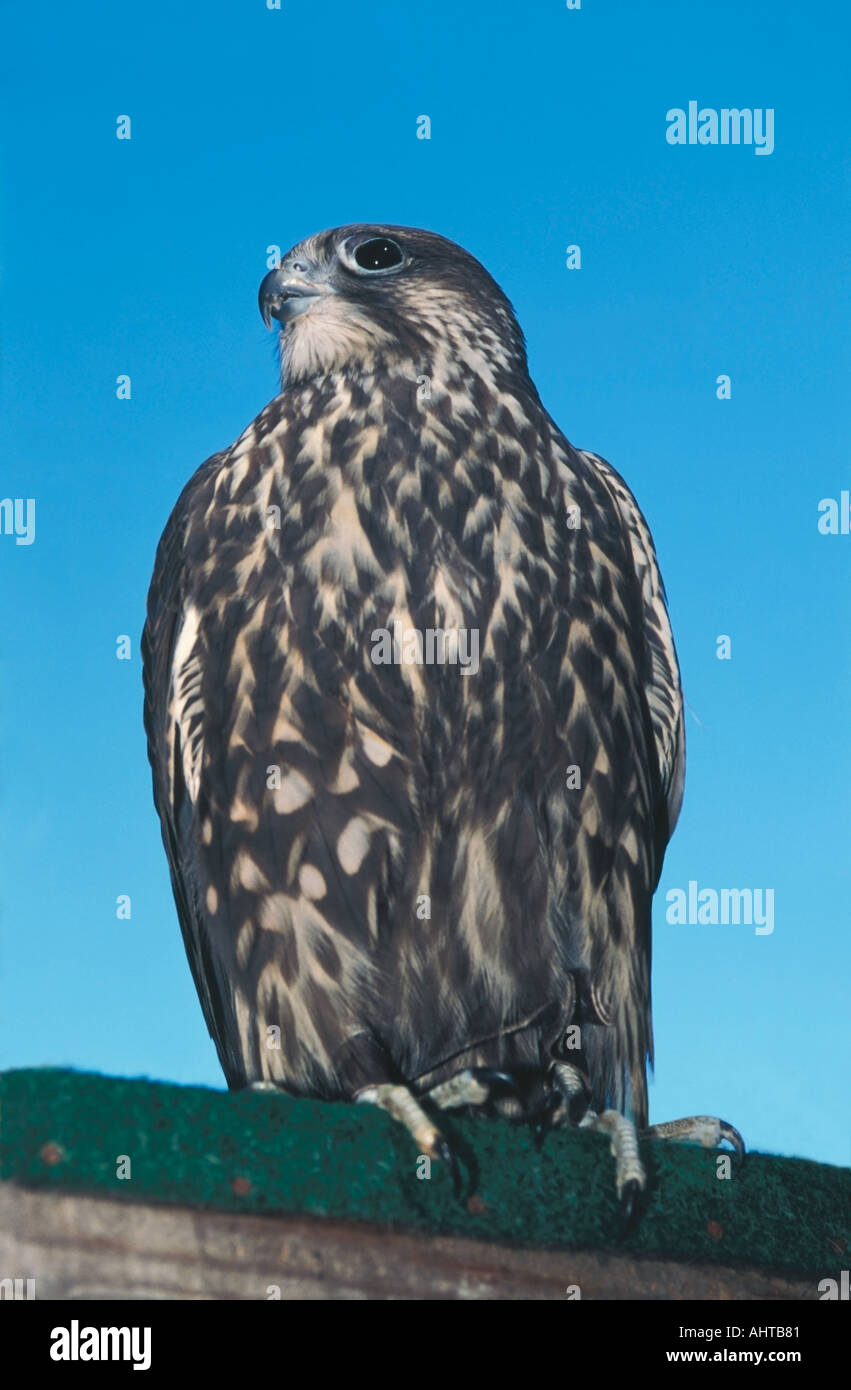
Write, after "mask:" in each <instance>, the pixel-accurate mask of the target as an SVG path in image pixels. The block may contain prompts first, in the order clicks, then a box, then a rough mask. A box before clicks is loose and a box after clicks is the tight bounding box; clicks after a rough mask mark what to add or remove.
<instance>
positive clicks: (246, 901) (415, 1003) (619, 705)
mask: <svg viewBox="0 0 851 1390" xmlns="http://www.w3.org/2000/svg"><path fill="white" fill-rule="evenodd" d="M259 303H260V310H261V313H262V316H263V319H264V321H265V323H266V325H267V327H271V326H272V323H273V321H276V322H277V324H278V325H279V329H280V332H279V353H280V380H281V389H280V392H279V394H278V395H276V396H275V398H274V400H272V401H271V403H270V404H269V405H267V406H266V408H265V409H264V410H262V411H261V412H260V414H259V415H258V416H257V418H256V419H255V420H254V421H253V422H252V423H251V424H250V425H249V426H248V428H247V429H246V430H245V431H244V433H243V434H242V435H241V436H240V437H239V439H238V440H237V441H236V443H234V444H233V445H231V447H230V448H228V449H225V450H224V451H223V452H221V453H218V454H215V455H213V457H212V458H210V459H208V460H207V462H206V463H204V464H202V466H201V467H200V468H199V469H198V471H197V472H196V473H195V474H194V475H193V476H192V478H191V479H190V481H189V482H188V484H187V485H186V487H185V488H184V490H183V492H182V494H181V496H180V498H179V500H178V502H177V505H176V507H175V509H174V511H173V513H172V515H171V518H170V520H169V522H168V525H167V526H166V529H165V532H164V534H163V536H162V539H161V541H160V544H159V549H158V551H157V557H156V563H155V568H154V575H153V580H152V583H151V587H150V593H149V597H148V615H147V623H146V627H145V632H144V637H143V656H144V679H145V725H146V730H147V736H148V750H149V757H150V761H151V765H152V769H153V784H154V797H155V802H156V806H157V810H158V812H159V816H160V821H161V824H162V833H163V839H164V843H165V849H166V854H167V856H168V862H169V867H170V870H171V881H172V886H173V890H174V897H175V901H176V904H177V911H178V916H179V918H180V925H181V928H182V932H183V938H184V941H185V945H186V951H187V955H188V958H189V964H190V967H191V970H192V974H193V978H194V981H195V985H196V988H197V991H198V995H199V998H200V1001H201V1007H202V1009H203V1012H204V1017H205V1020H206V1023H207V1027H208V1029H209V1032H210V1034H211V1036H212V1038H213V1040H214V1042H215V1045H216V1048H217V1051H218V1055H219V1059H220V1062H221V1065H222V1068H223V1070H224V1074H225V1077H226V1079H227V1083H228V1085H229V1086H230V1087H232V1088H240V1087H249V1086H258V1087H272V1088H275V1089H278V1090H281V1091H285V1092H287V1093H289V1094H291V1095H295V1096H310V1097H314V1098H320V1099H324V1100H334V1101H340V1100H352V1101H358V1102H362V1103H370V1104H374V1105H377V1106H380V1107H381V1108H383V1109H384V1110H386V1111H387V1112H389V1113H390V1114H391V1115H393V1116H394V1117H395V1118H396V1119H398V1120H399V1121H401V1122H402V1123H403V1124H404V1125H405V1126H406V1127H407V1129H408V1130H409V1131H410V1133H411V1135H412V1136H413V1138H414V1140H415V1143H416V1145H417V1147H418V1150H419V1151H420V1153H422V1154H425V1155H428V1156H434V1157H437V1158H441V1159H444V1160H446V1161H447V1162H448V1163H450V1165H452V1166H453V1167H455V1160H454V1157H453V1153H452V1148H451V1146H450V1144H449V1143H448V1142H447V1139H446V1137H445V1136H444V1134H443V1133H442V1130H441V1112H442V1111H445V1110H452V1109H456V1108H459V1107H473V1108H474V1109H477V1110H479V1111H482V1112H486V1113H497V1114H502V1115H508V1116H513V1117H516V1118H519V1119H523V1120H528V1121H529V1122H531V1123H532V1124H533V1125H534V1126H535V1127H536V1129H537V1131H538V1132H539V1134H542V1133H544V1132H545V1131H546V1129H547V1128H549V1127H551V1126H553V1125H583V1126H585V1127H591V1128H594V1129H599V1130H601V1131H603V1132H604V1133H605V1134H606V1135H607V1136H608V1138H609V1141H610V1144H611V1148H612V1152H613V1154H614V1156H615V1167H616V1184H617V1191H618V1193H619V1195H620V1197H621V1200H622V1204H623V1206H624V1210H625V1212H626V1213H627V1214H628V1213H629V1211H630V1210H631V1209H632V1208H633V1205H634V1204H636V1203H637V1194H638V1193H639V1192H640V1191H641V1189H643V1188H644V1186H645V1172H644V1168H643V1166H642V1163H641V1159H640V1156H639V1151H638V1144H637V1135H638V1132H639V1131H641V1130H644V1129H645V1127H646V1125H647V1067H648V1064H650V1063H652V1051H653V1043H652V1026H651V1001H650V941H651V900H652V896H653V892H654V889H655V888H656V885H657V883H658V880H659V875H660V871H661V867H662V859H663V855H664V853H665V848H666V845H667V843H668V840H669V837H670V835H671V833H672V832H673V829H674V826H675V824H676V820H677V816H678V813H679V810H680V803H681V800H682V793H683V776H684V734H683V708H682V697H681V690H680V677H679V670H678V666H677V658H676V653H675V649H674V642H673V638H672V634H671V627H670V623H669V619H668V614H667V609H666V599H665V591H664V588H663V585H662V580H661V577H660V573H659V567H658V564H657V560H656V554H655V550H654V547H653V542H652V540H651V537H650V532H649V530H648V527H647V523H646V521H645V520H644V517H643V516H642V514H641V512H640V510H639V508H638V505H637V503H636V501H635V498H634V497H633V495H632V493H631V492H630V490H629V488H628V487H627V485H626V483H625V482H624V480H623V479H622V478H621V477H620V475H619V474H618V473H616V472H615V470H614V469H613V468H612V467H611V466H610V465H609V464H608V463H607V462H605V460H604V459H602V458H599V457H598V456H597V455H595V454H592V453H588V452H586V451H584V450H580V449H576V448H574V447H573V446H572V445H571V444H570V443H569V442H568V440H567V439H566V438H565V436H564V435H563V434H562V433H561V431H560V430H559V429H558V427H557V426H556V425H555V423H554V422H553V420H552V419H551V418H550V416H549V415H548V414H547V412H546V410H545V409H544V407H543V405H542V403H541V400H540V398H539V396H538V393H537V391H536V389H535V386H534V384H533V382H532V380H531V378H530V376H529V371H528V367H527V361H526V351H525V344H524V338H523V333H522V331H521V329H520V327H519V326H518V323H517V320H516V318H515V316H514V313H513V311H512V308H511V305H510V303H509V301H508V300H507V298H506V297H505V295H504V294H503V292H502V291H501V289H500V288H499V286H498V285H497V284H496V283H495V281H494V280H493V279H492V278H491V276H490V275H489V274H488V272H487V271H486V270H485V269H484V267H483V266H482V265H480V263H479V262H478V261H477V260H475V259H474V257H473V256H471V255H469V254H468V253H467V252H466V251H464V250H463V249H462V248H461V247H459V246H457V245H455V244H453V243H452V242H451V241H447V240H446V239H444V238H443V237H441V236H438V235H436V234H434V233H431V232H427V231H421V230H415V229H412V228H408V227H398V226H390V225H386V226H385V225H364V224H360V225H353V226H347V227H338V228H335V229H334V230H332V231H325V232H322V233H319V234H318V235H315V236H311V237H309V238H308V239H307V240H306V241H302V242H300V243H299V244H298V245H296V246H295V247H294V248H293V249H292V250H291V251H290V252H289V253H288V254H287V255H286V256H284V257H283V259H282V260H281V262H280V264H279V265H278V266H277V267H276V268H275V269H273V270H272V271H270V273H269V274H268V275H266V277H265V279H264V280H263V282H262V285H261V286H260V296H259ZM646 1132H647V1133H648V1134H650V1135H652V1136H653V1137H656V1138H660V1139H661V1138H675V1139H686V1140H691V1141H696V1142H701V1143H704V1144H707V1145H715V1144H718V1143H720V1142H721V1141H722V1140H726V1141H728V1142H729V1143H730V1144H732V1145H733V1147H734V1148H736V1149H737V1150H739V1151H742V1148H743V1146H742V1143H741V1139H740V1137H739V1135H738V1133H737V1131H736V1130H734V1129H733V1127H732V1126H730V1125H728V1124H726V1123H725V1122H724V1121H721V1120H718V1119H716V1118H714V1117H712V1116H694V1117H690V1118H688V1119H685V1120H678V1121H673V1122H671V1123H669V1124H667V1125H656V1126H654V1127H653V1128H652V1129H651V1130H647V1131H646ZM456 1174H457V1168H456Z"/></svg>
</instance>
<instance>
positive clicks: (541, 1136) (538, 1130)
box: [532, 1091, 562, 1149]
mask: <svg viewBox="0 0 851 1390" xmlns="http://www.w3.org/2000/svg"><path fill="white" fill-rule="evenodd" d="M561 1103H562V1098H561V1096H560V1095H559V1094H558V1092H556V1091H551V1092H550V1094H549V1095H548V1096H547V1098H546V1100H545V1101H544V1105H543V1108H542V1110H541V1111H540V1114H539V1115H538V1116H537V1117H536V1119H535V1121H534V1123H533V1125H532V1138H533V1139H534V1141H535V1148H536V1149H541V1148H543V1144H544V1140H545V1139H546V1137H547V1135H548V1134H549V1132H550V1130H551V1129H552V1127H553V1115H554V1114H555V1112H556V1110H558V1108H559V1106H560V1105H561Z"/></svg>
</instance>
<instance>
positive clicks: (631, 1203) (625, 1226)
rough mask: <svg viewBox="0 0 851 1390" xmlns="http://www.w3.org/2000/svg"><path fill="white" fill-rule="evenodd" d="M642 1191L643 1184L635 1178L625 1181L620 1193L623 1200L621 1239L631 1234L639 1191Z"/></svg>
mask: <svg viewBox="0 0 851 1390" xmlns="http://www.w3.org/2000/svg"><path fill="white" fill-rule="evenodd" d="M640 1191H641V1184H640V1183H639V1182H638V1181H637V1180H636V1179H635V1178H630V1179H629V1181H628V1182H625V1183H624V1185H623V1188H622V1189H621V1193H620V1201H621V1227H620V1235H619V1239H620V1240H624V1239H625V1237H626V1236H627V1235H629V1233H630V1230H631V1228H632V1225H633V1218H634V1216H635V1214H636V1212H637V1211H638V1193H639V1192H640Z"/></svg>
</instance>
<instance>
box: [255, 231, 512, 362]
mask: <svg viewBox="0 0 851 1390" xmlns="http://www.w3.org/2000/svg"><path fill="white" fill-rule="evenodd" d="M259 303H260V312H261V314H262V315H263V319H264V322H265V323H266V326H267V327H268V328H271V326H272V320H273V319H277V321H278V323H279V324H280V325H281V330H280V351H281V384H282V386H283V387H287V386H291V385H296V384H297V383H299V382H301V381H305V380H307V379H309V378H310V377H315V376H320V375H324V374H326V373H328V372H334V371H344V370H346V369H354V370H361V371H365V372H369V371H371V370H375V369H380V367H381V366H382V365H383V366H385V367H388V368H390V369H391V370H394V369H395V370H399V369H401V370H404V371H412V372H413V373H415V374H416V373H419V372H425V373H426V374H429V373H430V371H431V373H433V374H434V375H435V377H437V378H439V376H440V373H441V368H442V367H444V368H446V369H449V368H454V370H455V371H456V372H459V371H460V372H470V373H474V374H476V375H480V376H488V377H491V378H493V377H495V376H497V375H506V374H511V375H514V374H517V373H519V374H520V375H521V376H522V377H523V378H524V379H525V378H526V377H527V367H526V352H525V347H524V342H523V334H522V332H521V330H520V327H519V326H518V323H517V320H516V319H515V317H514V313H513V311H512V308H511V305H510V303H509V302H508V300H507V299H506V297H505V295H504V294H503V293H502V290H501V289H500V288H499V286H498V285H497V283H496V281H495V280H493V279H492V278H491V276H490V275H489V274H488V272H487V271H486V270H485V268H484V266H483V265H481V264H480V263H479V262H478V261H477V260H476V259H475V257H474V256H471V255H470V254H469V253H468V252H467V251H464V250H463V249H462V247H460V246H457V245H456V244H455V243H454V242H452V241H447V240H446V238H445V237H441V236H437V235H436V234H435V233H434V232H425V231H420V230H418V229H416V228H413V227H395V226H385V225H369V224H363V223H361V224H357V225H355V226H349V227H335V228H334V229H333V230H332V231H328V232H319V233H318V234H317V235H316V236H311V237H308V238H307V240H306V241H301V242H299V243H298V245H297V246H294V247H293V249H292V250H291V251H288V252H287V254H286V255H285V256H284V257H283V259H282V260H281V263H280V265H279V266H278V267H277V268H276V269H275V270H271V271H270V272H269V274H268V275H267V276H266V278H265V279H264V281H263V283H262V284H261V286H260V294H259Z"/></svg>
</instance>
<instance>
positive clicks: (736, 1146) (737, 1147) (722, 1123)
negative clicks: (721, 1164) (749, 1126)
mask: <svg viewBox="0 0 851 1390" xmlns="http://www.w3.org/2000/svg"><path fill="white" fill-rule="evenodd" d="M718 1128H719V1130H720V1137H719V1143H720V1141H721V1139H726V1140H727V1143H728V1144H729V1145H730V1146H731V1148H732V1149H733V1151H734V1153H735V1155H736V1159H737V1161H738V1162H739V1163H742V1162H743V1161H744V1157H745V1152H746V1150H745V1141H744V1139H743V1138H742V1136H741V1134H740V1133H739V1131H738V1130H737V1129H736V1126H735V1125H731V1124H728V1123H727V1121H726V1120H719V1121H718Z"/></svg>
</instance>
